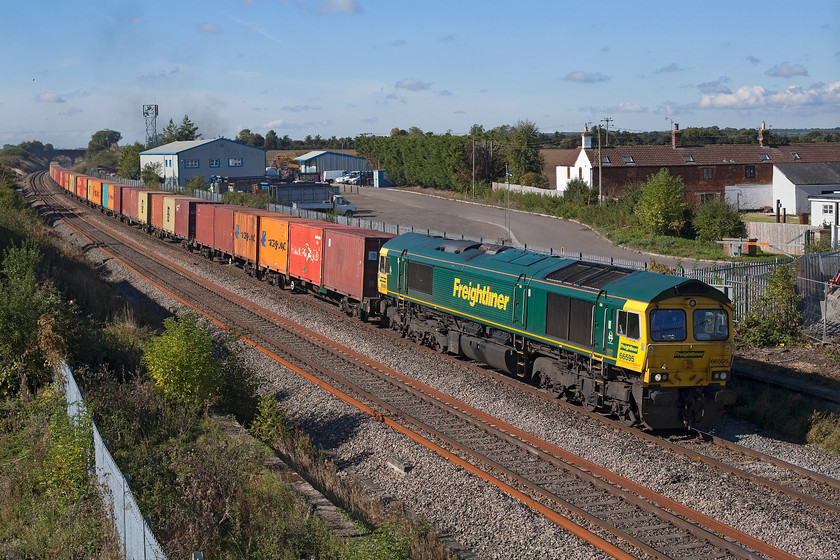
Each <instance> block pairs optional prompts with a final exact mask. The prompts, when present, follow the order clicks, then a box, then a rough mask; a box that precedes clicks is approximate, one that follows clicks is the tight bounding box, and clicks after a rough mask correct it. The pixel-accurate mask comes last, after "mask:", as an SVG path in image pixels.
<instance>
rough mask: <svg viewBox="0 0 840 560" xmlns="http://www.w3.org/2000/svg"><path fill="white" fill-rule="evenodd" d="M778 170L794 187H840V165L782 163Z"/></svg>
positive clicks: (834, 163) (778, 165) (833, 163)
mask: <svg viewBox="0 0 840 560" xmlns="http://www.w3.org/2000/svg"><path fill="white" fill-rule="evenodd" d="M776 168H777V169H778V170H779V171H781V172H782V173H783V174H784V175H785V177H787V178H788V179H789V180H790V182H791V183H793V184H794V185H840V163H837V162H832V163H780V164H777V165H776Z"/></svg>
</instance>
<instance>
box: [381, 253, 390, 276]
mask: <svg viewBox="0 0 840 560" xmlns="http://www.w3.org/2000/svg"><path fill="white" fill-rule="evenodd" d="M379 272H381V273H382V274H391V261H390V260H388V255H379Z"/></svg>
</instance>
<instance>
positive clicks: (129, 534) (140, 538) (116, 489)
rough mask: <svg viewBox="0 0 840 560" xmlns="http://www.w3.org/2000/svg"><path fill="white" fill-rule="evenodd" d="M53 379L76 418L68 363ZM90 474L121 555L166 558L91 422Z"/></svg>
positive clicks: (134, 559)
mask: <svg viewBox="0 0 840 560" xmlns="http://www.w3.org/2000/svg"><path fill="white" fill-rule="evenodd" d="M56 374H57V375H56V377H57V381H58V382H59V383H60V384H62V385H63V386H64V389H65V394H66V399H67V414H68V415H70V418H71V419H72V418H77V417H78V415H79V412H81V411H82V410H83V409H84V407H85V403H84V400H83V399H82V392H81V391H80V390H79V386H78V385H77V384H76V379H75V378H74V377H73V372H72V371H71V370H70V367H69V366H68V365H67V364H65V363H63V362H62V364H61V366H60V367H59V368H58V369H57V372H56ZM93 450H94V465H95V467H94V471H95V472H94V474H95V475H96V479H97V482H98V485H99V491H100V494H101V495H102V498H103V500H104V502H105V507H106V509H107V510H108V511H109V513H110V517H111V520H112V521H113V522H114V529H115V530H116V531H117V534H118V535H119V537H120V545H121V546H122V549H123V555H124V556H125V558H127V559H128V560H166V555H165V554H164V553H163V549H162V548H161V547H160V544H158V542H157V539H156V538H155V536H154V534H153V533H152V529H151V528H150V527H149V521H148V518H144V517H143V514H142V513H141V512H140V507H139V506H138V505H137V501H136V500H135V499H134V494H133V493H132V492H131V489H130V488H129V483H128V478H127V477H126V476H124V475H123V474H122V472H121V471H120V469H119V467H117V463H116V462H115V461H114V458H113V457H112V456H111V452H110V451H108V445H107V443H106V442H105V441H104V440H103V439H102V436H100V435H99V430H98V429H97V427H96V424H95V423H93Z"/></svg>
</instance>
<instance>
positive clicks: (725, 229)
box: [693, 200, 744, 241]
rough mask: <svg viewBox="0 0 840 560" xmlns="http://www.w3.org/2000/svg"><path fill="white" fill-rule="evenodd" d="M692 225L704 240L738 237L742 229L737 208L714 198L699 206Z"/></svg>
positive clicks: (742, 223) (742, 225)
mask: <svg viewBox="0 0 840 560" xmlns="http://www.w3.org/2000/svg"><path fill="white" fill-rule="evenodd" d="M693 225H694V229H695V230H697V236H698V237H699V238H700V239H702V240H704V241H718V240H720V239H723V238H724V237H740V236H741V235H742V234H743V231H744V222H743V221H742V220H741V215H740V214H739V213H738V210H736V209H735V207H734V206H732V205H731V204H729V203H727V202H726V201H723V200H714V201H712V202H707V203H706V204H703V205H702V206H700V208H699V209H698V210H697V214H696V215H695V216H694V221H693Z"/></svg>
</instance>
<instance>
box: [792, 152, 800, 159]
mask: <svg viewBox="0 0 840 560" xmlns="http://www.w3.org/2000/svg"><path fill="white" fill-rule="evenodd" d="M790 155H791V157H792V158H793V159H802V158H800V157H799V154H797V153H796V152H791V153H790Z"/></svg>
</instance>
